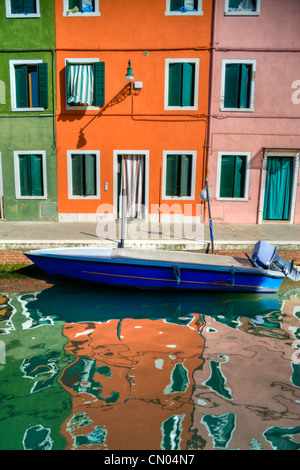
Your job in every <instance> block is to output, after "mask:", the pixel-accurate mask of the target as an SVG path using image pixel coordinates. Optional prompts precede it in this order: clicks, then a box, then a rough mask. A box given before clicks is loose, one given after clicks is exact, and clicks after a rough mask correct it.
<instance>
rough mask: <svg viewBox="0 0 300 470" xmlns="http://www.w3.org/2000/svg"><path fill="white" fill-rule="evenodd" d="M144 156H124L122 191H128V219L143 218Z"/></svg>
mask: <svg viewBox="0 0 300 470" xmlns="http://www.w3.org/2000/svg"><path fill="white" fill-rule="evenodd" d="M143 184H144V155H122V184H121V190H122V189H125V190H126V196H127V197H126V217H128V218H141V217H142V215H143V214H142V197H143Z"/></svg>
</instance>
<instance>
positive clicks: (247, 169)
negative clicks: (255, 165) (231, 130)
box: [216, 151, 251, 202]
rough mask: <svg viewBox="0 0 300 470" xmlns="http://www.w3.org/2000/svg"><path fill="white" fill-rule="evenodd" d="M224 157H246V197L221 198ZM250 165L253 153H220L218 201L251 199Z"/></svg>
mask: <svg viewBox="0 0 300 470" xmlns="http://www.w3.org/2000/svg"><path fill="white" fill-rule="evenodd" d="M224 155H240V156H242V157H244V156H245V157H246V174H245V195H244V197H221V196H220V183H221V169H222V157H223V156H224ZM250 163H251V152H239V151H236V152H218V168H217V191H216V200H217V201H232V202H233V201H248V199H249V182H250Z"/></svg>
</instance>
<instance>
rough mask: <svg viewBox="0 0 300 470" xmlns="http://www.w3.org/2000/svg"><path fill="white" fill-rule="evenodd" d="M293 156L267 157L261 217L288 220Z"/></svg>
mask: <svg viewBox="0 0 300 470" xmlns="http://www.w3.org/2000/svg"><path fill="white" fill-rule="evenodd" d="M293 166H294V163H293V158H291V157H269V158H268V159H267V178H266V187H265V200H264V212H263V218H264V219H267V220H288V219H289V215H290V207H291V195H292V187H293Z"/></svg>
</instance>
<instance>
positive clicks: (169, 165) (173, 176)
mask: <svg viewBox="0 0 300 470" xmlns="http://www.w3.org/2000/svg"><path fill="white" fill-rule="evenodd" d="M192 163H193V156H192V155H185V154H169V155H166V182H165V185H166V190H165V195H166V196H171V197H190V196H191V194H192Z"/></svg>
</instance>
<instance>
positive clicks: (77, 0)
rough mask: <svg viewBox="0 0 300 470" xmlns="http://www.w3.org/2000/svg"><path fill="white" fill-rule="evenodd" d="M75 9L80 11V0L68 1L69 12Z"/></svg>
mask: <svg viewBox="0 0 300 470" xmlns="http://www.w3.org/2000/svg"><path fill="white" fill-rule="evenodd" d="M75 7H77V8H78V10H79V11H82V0H69V10H73V8H75Z"/></svg>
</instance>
